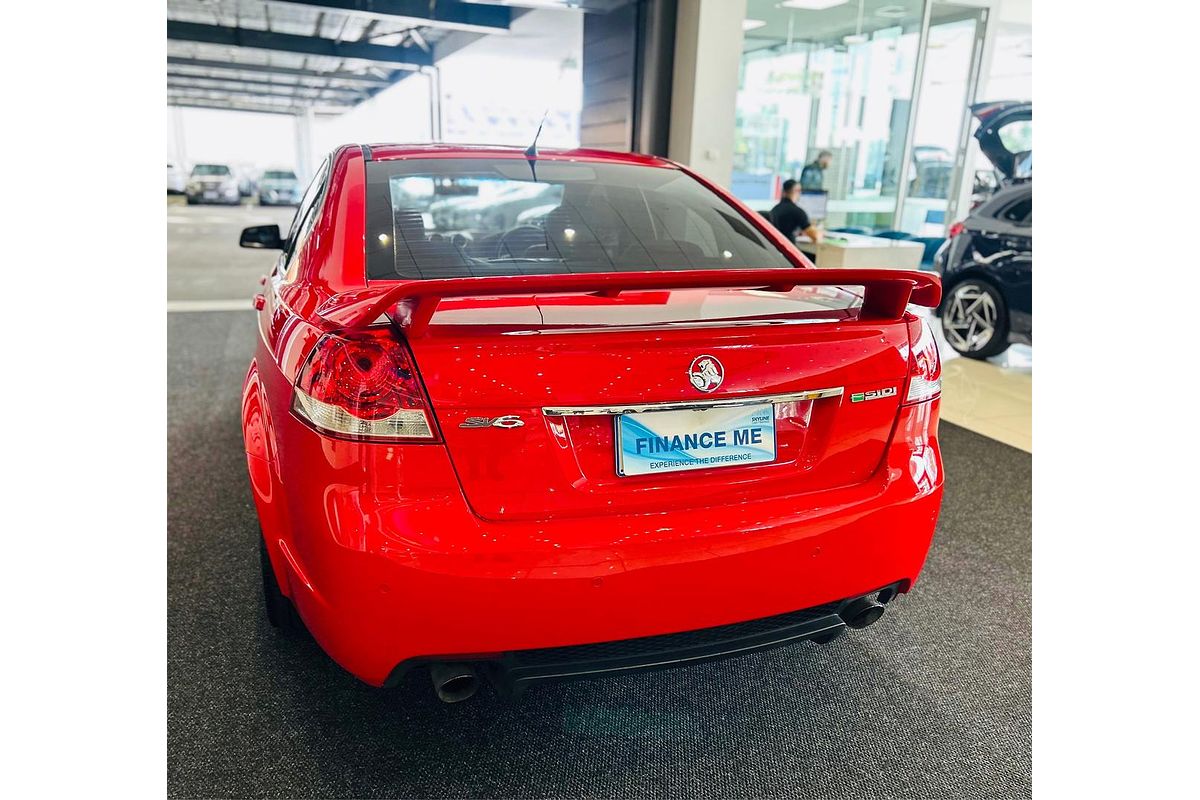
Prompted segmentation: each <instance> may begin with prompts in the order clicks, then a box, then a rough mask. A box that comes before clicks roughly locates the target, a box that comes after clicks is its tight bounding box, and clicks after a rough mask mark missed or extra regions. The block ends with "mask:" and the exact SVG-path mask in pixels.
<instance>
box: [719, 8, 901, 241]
mask: <svg viewBox="0 0 1200 800" xmlns="http://www.w3.org/2000/svg"><path fill="white" fill-rule="evenodd" d="M922 12H923V2H922V0H901V1H900V2H897V1H896V0H861V1H860V2H842V3H836V2H831V0H793V1H792V2H787V0H785V2H782V3H781V2H779V1H778V0H749V2H748V4H747V10H746V21H745V23H744V25H743V27H744V29H745V38H744V45H743V55H742V65H741V75H740V84H739V90H738V100H737V128H736V134H735V145H734V176H733V190H734V193H735V194H737V195H738V196H739V197H741V198H742V199H743V200H745V201H747V202H748V203H750V204H751V205H752V206H754V207H757V208H769V207H770V206H771V205H772V204H774V202H775V200H776V199H777V198H778V197H779V189H780V185H781V184H782V182H783V181H784V180H786V179H787V178H797V179H799V178H800V176H801V173H802V172H803V171H804V167H805V165H807V164H812V163H814V162H818V169H814V170H811V171H810V172H809V179H808V180H807V181H806V182H805V185H806V188H810V189H816V188H819V189H821V190H823V191H824V192H826V193H827V203H826V208H827V214H828V216H827V218H826V220H825V226H826V227H827V228H829V227H839V226H852V227H863V228H870V229H878V228H886V227H890V226H891V221H892V218H893V217H894V216H895V212H896V200H897V190H898V188H899V176H900V161H901V158H902V157H903V153H904V137H905V134H906V131H907V129H908V118H909V114H910V109H911V106H912V90H913V83H914V78H915V75H916V63H917V45H918V41H919V38H920V30H921V15H922ZM822 153H827V155H826V156H825V159H824V163H825V166H824V168H823V169H819V167H820V163H821V162H820V160H819V159H820V156H821V154H822Z"/></svg>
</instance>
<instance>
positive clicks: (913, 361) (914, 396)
mask: <svg viewBox="0 0 1200 800" xmlns="http://www.w3.org/2000/svg"><path fill="white" fill-rule="evenodd" d="M908 339H909V341H910V342H912V347H911V348H909V353H908V393H907V394H906V395H905V397H904V403H905V405H911V404H913V403H923V402H925V401H926V400H932V399H933V398H935V397H938V396H939V395H941V393H942V357H941V355H939V354H938V346H937V340H936V339H934V338H933V330H932V329H931V328H930V327H929V326H928V325H927V324H925V321H924V320H920V319H916V320H913V321H911V322H909V323H908Z"/></svg>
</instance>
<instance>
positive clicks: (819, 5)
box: [779, 0, 850, 11]
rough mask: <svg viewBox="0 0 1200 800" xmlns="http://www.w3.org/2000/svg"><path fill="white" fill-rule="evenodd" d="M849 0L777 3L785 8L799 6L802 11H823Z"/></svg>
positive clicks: (795, 0) (799, 0) (788, 0)
mask: <svg viewBox="0 0 1200 800" xmlns="http://www.w3.org/2000/svg"><path fill="white" fill-rule="evenodd" d="M849 2H850V0H783V2H782V3H780V4H779V5H781V6H786V7H787V8H799V9H801V10H802V11H824V10H825V9H827V8H833V7H834V6H844V5H846V3H849Z"/></svg>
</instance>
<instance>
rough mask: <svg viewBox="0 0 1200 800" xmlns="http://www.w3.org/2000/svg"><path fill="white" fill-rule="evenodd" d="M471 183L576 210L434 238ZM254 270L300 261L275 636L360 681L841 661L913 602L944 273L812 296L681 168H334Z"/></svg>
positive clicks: (285, 423)
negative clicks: (274, 254) (754, 656)
mask: <svg viewBox="0 0 1200 800" xmlns="http://www.w3.org/2000/svg"><path fill="white" fill-rule="evenodd" d="M456 185H461V186H472V185H473V186H476V187H479V186H486V191H484V190H481V191H480V192H479V194H480V195H483V194H489V195H491V196H495V197H497V198H506V197H507V198H509V199H511V198H512V194H513V191H512V190H515V189H516V188H517V187H527V188H528V187H534V188H537V187H542V188H544V189H545V192H544V195H545V196H553V197H556V198H557V206H556V207H555V209H554V210H552V211H550V212H549V213H546V214H545V215H544V216H539V217H537V218H527V219H525V220H522V221H520V222H516V221H514V223H513V224H514V227H511V228H509V229H507V230H493V229H492V228H491V227H490V226H491V225H492V223H493V221H494V220H488V221H487V222H486V223H482V222H481V223H478V224H476V223H464V221H463V220H462V219H459V218H455V219H454V220H453V221H452V222H451V223H450V224H452V225H453V227H452V228H442V227H440V223H439V222H438V219H437V216H435V215H433V214H431V213H429V211H428V209H429V206H430V204H431V203H432V202H433V200H434V198H435V197H436V196H437V195H436V194H435V187H440V188H439V189H437V190H436V191H442V192H445V191H454V187H455V186H456ZM483 210H484V211H485V212H486V209H483ZM527 210H528V209H527ZM485 216H486V214H485ZM464 225H465V228H464V227H463V226H464ZM479 225H487V226H488V227H479ZM364 232H365V237H364ZM241 244H242V245H243V246H246V247H257V248H269V249H279V250H281V251H282V252H281V253H280V255H279V257H278V260H277V262H276V265H275V268H274V271H273V272H272V273H271V275H270V276H269V279H268V280H267V281H266V284H265V286H264V289H263V293H262V294H260V295H258V296H256V298H255V303H254V304H255V307H256V308H257V309H258V314H259V320H258V322H259V324H258V325H257V326H256V327H255V333H254V341H255V347H256V351H255V355H254V357H253V360H252V362H251V364H250V367H249V370H248V372H247V375H246V379H245V382H244V385H243V391H242V397H241V408H242V427H243V435H244V442H245V449H246V462H247V467H248V470H249V475H250V485H251V488H252V495H253V497H254V502H255V507H256V510H257V513H258V519H259V523H260V526H261V535H260V536H259V537H258V538H259V546H260V549H261V555H262V559H261V567H262V579H263V591H264V597H265V602H266V612H267V617H268V619H269V620H270V621H271V622H272V623H273V624H275V625H276V626H278V627H280V628H283V629H284V630H299V629H301V628H307V629H308V630H309V631H310V632H311V634H312V635H313V637H314V638H315V640H316V641H317V642H318V644H319V645H320V646H321V647H322V648H323V649H324V650H325V651H326V652H327V653H328V654H329V655H330V656H331V657H332V658H333V659H334V660H335V661H337V662H338V663H339V664H341V665H342V666H343V667H344V668H346V669H347V670H349V671H350V672H351V673H353V674H354V675H356V676H357V677H359V678H360V679H362V680H363V681H365V682H367V683H368V684H371V685H374V686H392V685H395V684H396V683H397V682H398V681H399V680H400V678H401V676H402V675H403V674H404V672H405V671H406V670H408V669H412V668H414V667H421V668H423V669H428V670H429V674H430V677H431V678H432V683H433V688H434V690H435V691H436V693H437V696H438V697H440V698H441V699H442V700H444V701H447V702H455V701H459V700H463V699H466V698H467V697H469V696H470V695H471V694H472V693H473V692H474V691H475V690H476V688H477V686H478V685H479V684H480V682H481V681H482V680H489V681H491V682H492V683H493V685H494V686H495V687H496V688H497V690H498V691H500V692H501V693H504V694H511V693H517V692H519V691H521V690H523V689H524V688H525V687H527V686H529V685H531V684H534V683H537V682H540V681H548V680H564V679H572V678H584V677H595V676H603V675H613V674H618V673H622V672H628V671H631V670H639V669H657V668H662V667H667V666H673V665H680V664H691V663H696V662H699V661H705V660H711V659H715V658H721V657H725V656H731V655H736V654H742V653H747V652H753V651H756V650H762V649H766V648H769V647H775V646H780V645H784V644H789V643H793V642H799V641H803V640H809V641H813V642H817V643H826V642H829V641H831V640H832V639H834V638H835V637H837V636H838V635H840V634H842V633H844V632H845V631H846V630H847V628H863V627H866V626H868V625H870V624H872V623H874V622H875V621H876V620H878V619H879V618H880V616H881V615H882V614H883V612H884V609H885V607H886V606H887V605H888V603H890V602H891V601H893V600H894V599H895V598H896V597H897V595H899V594H902V593H905V592H908V591H910V590H911V589H912V587H913V585H914V583H915V582H916V580H917V577H918V575H919V573H920V571H921V567H922V564H923V563H924V561H925V556H926V553H927V551H928V548H929V545H930V541H931V539H932V536H933V531H934V526H935V524H936V521H937V516H938V510H939V507H940V504H941V496H942V485H943V471H942V459H941V455H940V451H939V448H938V435H937V427H938V413H939V404H940V399H939V398H940V393H941V364H940V361H939V356H938V350H937V345H936V341H935V339H934V337H933V335H932V333H931V330H930V328H929V327H928V326H927V325H926V323H925V322H924V321H923V320H922V319H921V318H920V317H919V316H917V315H914V314H913V313H911V312H910V311H909V310H908V307H909V304H910V303H911V304H913V305H917V306H926V307H933V306H935V305H936V304H937V302H938V300H939V299H940V287H939V281H938V279H937V277H936V276H935V275H932V274H931V273H926V272H912V271H903V270H856V269H835V270H819V269H814V268H812V266H811V264H810V262H808V261H807V260H806V259H805V258H804V257H803V256H802V255H801V254H800V252H799V251H798V250H796V249H795V246H794V245H793V244H791V243H790V242H787V241H786V240H785V239H784V238H783V237H782V236H781V235H780V234H779V233H778V232H777V231H776V230H775V229H774V228H773V227H772V226H771V225H770V224H769V223H768V222H767V221H766V220H764V219H763V218H762V217H761V216H759V215H757V214H755V213H754V212H753V211H751V210H750V209H748V208H747V207H746V206H745V205H743V204H742V203H740V202H739V201H738V200H736V199H735V198H734V197H732V196H731V195H730V194H728V193H727V192H725V191H723V190H722V189H720V188H718V187H717V186H715V185H713V184H711V183H709V182H708V181H706V180H705V179H704V178H701V177H700V176H698V175H696V174H695V173H693V172H691V171H690V170H688V169H687V168H686V167H683V166H680V165H677V164H674V163H672V162H669V161H666V160H664V159H659V158H655V157H650V156H639V155H634V154H629V153H612V152H604V151H599V150H565V151H562V150H546V151H542V152H540V153H538V154H537V155H536V156H535V157H528V156H527V155H526V153H525V151H524V150H521V149H518V148H500V147H467V146H464V147H461V148H449V147H447V146H446V145H437V146H424V147H422V146H402V145H392V146H386V145H372V146H370V147H362V146H357V145H347V146H343V147H340V148H338V149H337V150H336V151H334V152H333V153H332V154H331V156H330V157H329V158H328V159H326V160H325V162H324V163H323V164H322V165H321V167H320V168H319V169H318V170H317V174H316V177H315V179H314V180H313V182H312V184H311V185H310V186H309V187H308V189H307V191H306V192H305V194H304V197H303V198H302V199H301V202H300V206H299V208H298V209H297V212H296V215H295V218H294V220H293V222H292V225H291V229H290V230H289V231H288V233H287V235H286V236H284V235H283V234H282V233H281V231H280V229H279V227H278V226H277V225H263V226H255V227H252V228H247V229H246V230H244V231H243V232H242V237H241ZM846 287H854V289H855V290H854V291H851V290H849V289H848V288H846ZM800 323H802V324H800ZM246 535H247V537H248V536H250V535H251V534H250V532H246ZM864 679H865V680H871V676H865V677H864Z"/></svg>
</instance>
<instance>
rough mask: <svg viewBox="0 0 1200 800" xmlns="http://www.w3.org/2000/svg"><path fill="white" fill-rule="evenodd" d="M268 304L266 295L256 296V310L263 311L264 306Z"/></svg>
mask: <svg viewBox="0 0 1200 800" xmlns="http://www.w3.org/2000/svg"><path fill="white" fill-rule="evenodd" d="M266 304H267V296H266V295H265V294H256V295H254V310H255V311H262V310H263V306H265V305H266Z"/></svg>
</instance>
